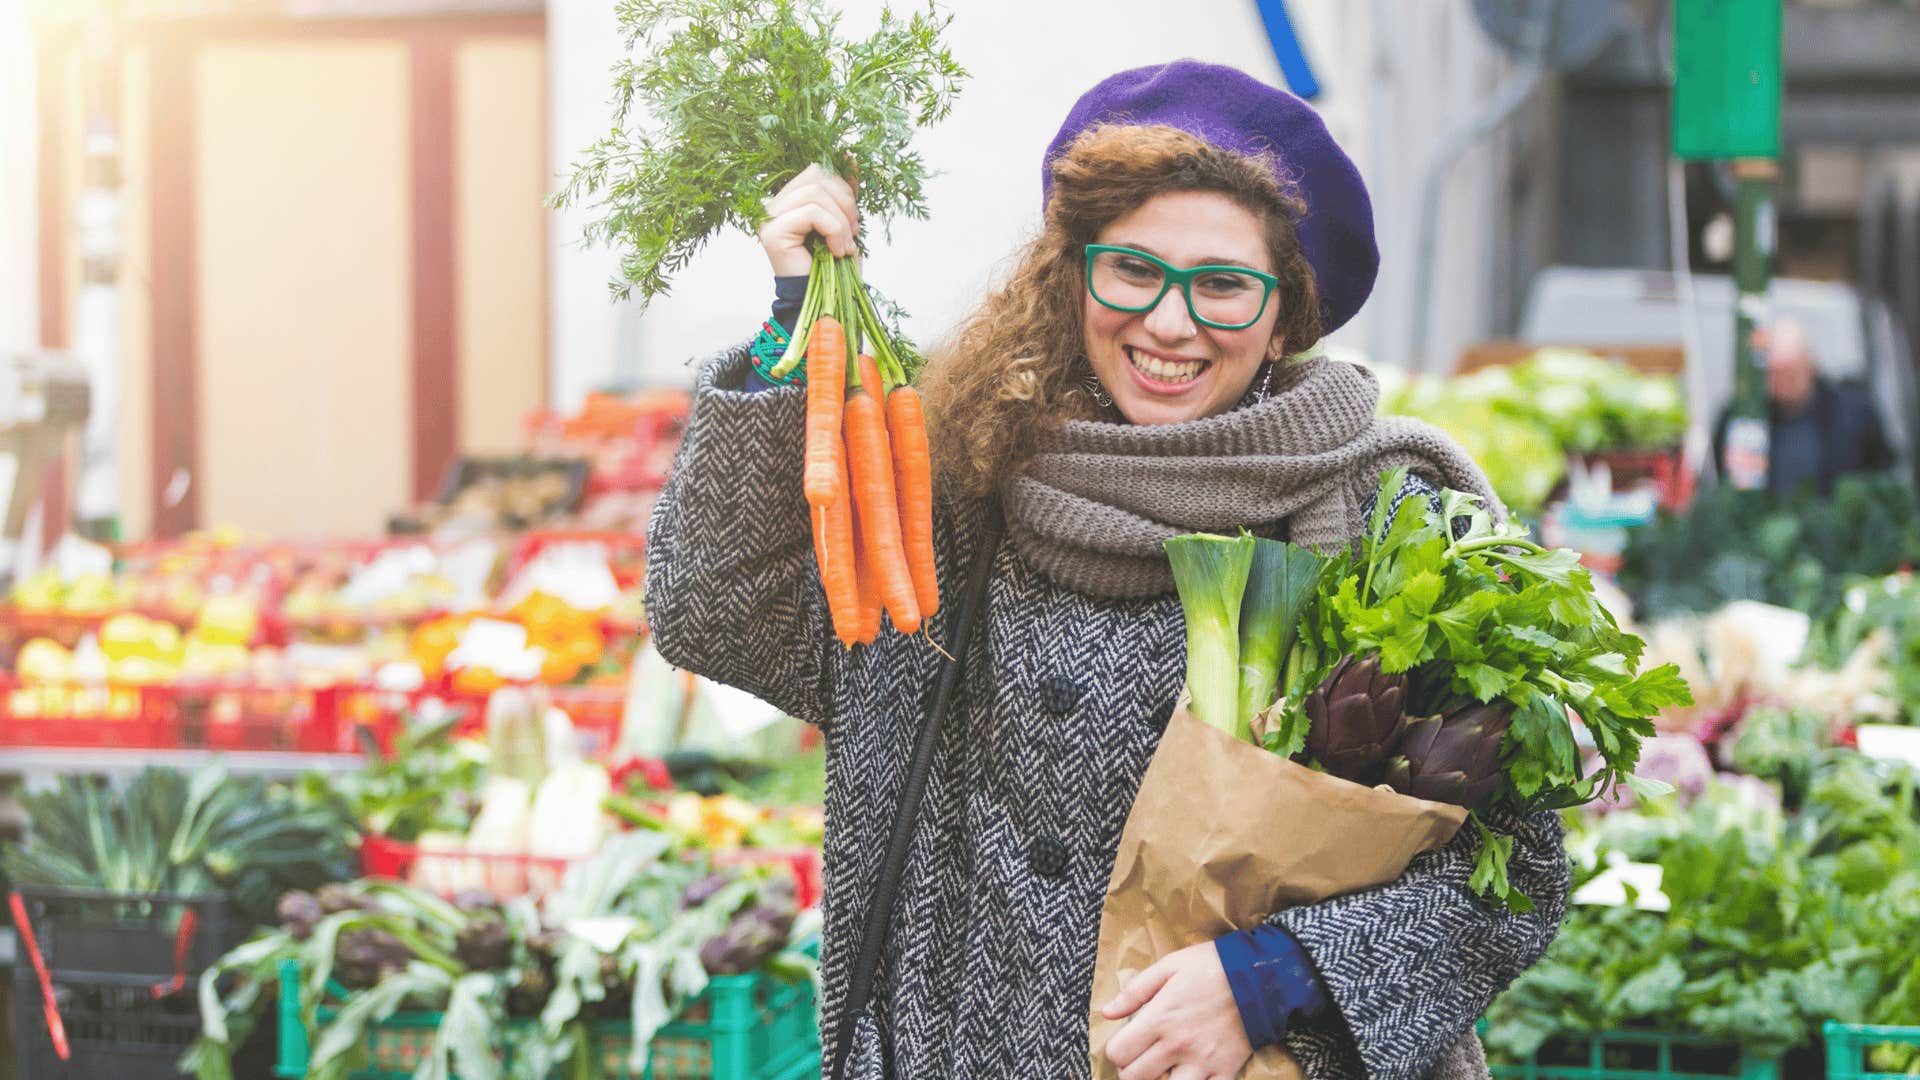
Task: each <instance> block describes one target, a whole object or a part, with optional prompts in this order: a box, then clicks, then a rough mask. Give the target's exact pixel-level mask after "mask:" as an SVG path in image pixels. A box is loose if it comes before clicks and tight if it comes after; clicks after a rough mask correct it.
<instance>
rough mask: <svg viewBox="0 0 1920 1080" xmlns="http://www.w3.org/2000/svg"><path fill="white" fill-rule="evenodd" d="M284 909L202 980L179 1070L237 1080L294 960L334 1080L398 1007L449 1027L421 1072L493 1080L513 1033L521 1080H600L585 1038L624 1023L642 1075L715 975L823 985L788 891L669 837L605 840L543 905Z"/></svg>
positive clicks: (383, 893)
mask: <svg viewBox="0 0 1920 1080" xmlns="http://www.w3.org/2000/svg"><path fill="white" fill-rule="evenodd" d="M280 908H281V909H280V912H279V921H278V925H277V927H275V928H274V929H271V930H268V931H265V932H263V933H262V934H261V935H260V936H258V937H256V938H255V939H254V940H252V941H249V942H247V943H246V944H244V945H242V946H240V947H239V948H236V949H234V950H233V951H232V952H230V953H228V954H227V955H226V956H225V957H223V958H222V959H221V961H220V962H219V963H218V964H217V965H216V967H215V969H214V970H213V971H211V972H210V973H209V976H208V977H207V978H205V979H203V980H202V981H201V983H200V1009H201V1017H202V1028H203V1034H202V1037H201V1039H200V1041H199V1043H198V1044H197V1045H196V1046H195V1047H194V1048H193V1049H192V1051H191V1052H190V1053H189V1054H188V1055H187V1056H186V1058H185V1059H184V1060H183V1061H182V1063H181V1064H182V1067H183V1068H184V1069H186V1070H187V1071H189V1072H191V1073H193V1074H194V1075H196V1076H198V1077H200V1080H234V1077H233V1073H232V1069H231V1059H230V1055H231V1048H232V1047H234V1046H236V1045H239V1044H240V1043H241V1042H242V1041H244V1040H245V1038H246V1037H247V1035H248V1033H249V1032H251V1031H252V1030H253V1028H254V1027H256V1026H257V1025H258V1024H259V1023H260V1022H261V1020H262V1019H263V1018H264V1017H265V1016H266V1014H267V1013H268V1011H269V1009H270V1008H271V1006H272V1004H273V1000H274V992H275V987H276V985H277V980H278V978H279V970H280V966H281V962H282V961H284V960H292V961H295V962H296V963H297V964H298V966H299V970H300V972H301V982H300V1003H299V1004H300V1013H301V1016H302V1018H303V1020H304V1022H305V1024H306V1025H307V1027H308V1029H309V1037H310V1039H311V1043H312V1056H311V1060H310V1062H309V1073H308V1075H310V1076H313V1077H319V1078H325V1080H336V1078H344V1077H346V1076H349V1075H352V1074H354V1073H355V1072H357V1071H358V1070H360V1069H364V1068H366V1067H367V1066H368V1065H369V1064H370V1062H369V1061H368V1060H367V1046H368V1035H369V1033H370V1032H371V1030H372V1028H373V1027H374V1026H375V1025H377V1024H379V1023H380V1022H382V1021H384V1020H386V1019H388V1018H389V1017H391V1016H393V1015H394V1014H395V1013H398V1012H401V1011H403V1010H405V1011H413V1012H419V1011H430V1012H435V1013H438V1014H440V1017H441V1020H440V1026H439V1028H438V1030H436V1031H435V1032H434V1034H433V1038H432V1043H431V1046H430V1048H429V1049H428V1050H427V1052H426V1054H425V1057H424V1060H423V1061H422V1063H421V1065H420V1068H421V1069H422V1070H425V1071H424V1072H422V1073H421V1075H433V1076H448V1075H453V1074H458V1075H460V1076H463V1077H498V1076H500V1075H502V1074H501V1069H500V1064H499V1061H500V1058H501V1056H502V1052H503V1050H504V1040H506V1039H507V1038H508V1037H509V1036H510V1035H511V1037H512V1038H513V1039H514V1045H513V1067H514V1070H515V1071H514V1073H513V1075H515V1076H516V1077H522V1076H523V1077H527V1078H541V1077H547V1076H550V1075H565V1076H569V1077H585V1078H591V1077H596V1076H599V1075H601V1071H600V1066H601V1062H600V1060H599V1058H598V1054H597V1052H596V1048H595V1047H594V1045H593V1043H592V1041H591V1040H589V1039H587V1038H585V1037H584V1036H585V1027H584V1025H586V1024H587V1023H589V1022H590V1021H593V1020H597V1019H603V1018H611V1017H623V1018H626V1019H628V1020H630V1022H631V1023H632V1041H631V1048H630V1051H629V1058H628V1065H629V1067H630V1068H632V1070H633V1071H634V1074H635V1075H639V1074H641V1073H642V1072H643V1071H644V1070H645V1068H646V1064H647V1052H648V1044H649V1042H650V1040H651V1038H652V1036H653V1034H654V1033H655V1032H657V1031H659V1030H660V1028H662V1027H663V1026H664V1025H666V1024H667V1022H668V1021H670V1020H671V1019H673V1017H674V1015H675V1014H676V1013H677V1012H678V1011H679V1010H680V1009H681V1008H682V1007H683V1006H684V1005H685V1004H686V1003H687V1002H689V1001H691V1000H692V999H693V998H695V997H697V996H698V995H699V994H700V992H701V991H702V990H703V989H704V988H705V986H706V984H707V981H708V979H709V978H710V977H712V976H716V975H731V974H739V973H742V972H747V971H752V970H755V969H759V968H761V967H762V966H763V965H766V966H768V967H769V970H774V971H778V972H781V973H785V974H788V975H790V976H792V977H798V978H810V977H811V976H812V973H813V971H814V964H813V960H812V958H811V956H810V955H808V954H807V953H805V952H802V951H801V950H800V949H799V948H798V946H800V945H802V944H804V943H805V941H806V940H807V939H808V938H809V937H811V935H812V934H813V933H814V932H815V929H814V926H813V925H812V923H811V921H810V920H808V919H804V918H802V917H801V913H800V912H799V911H798V910H797V907H796V904H795V902H794V896H793V892H792V887H791V884H790V883H789V882H788V881H787V879H786V878H784V877H783V876H781V875H779V874H777V873H772V872H769V871H766V870H763V869H756V868H717V867H715V866H713V865H712V864H710V863H709V862H708V861H707V860H706V859H705V858H704V857H702V856H701V855H699V854H698V853H697V852H695V851H691V850H688V849H685V848H682V847H679V846H677V845H675V844H674V843H673V842H672V841H671V840H670V839H669V838H668V837H666V836H665V835H663V834H659V833H629V834H625V835H623V836H620V837H617V838H615V839H613V840H611V841H609V842H608V843H607V844H606V846H605V847H604V848H603V849H602V850H601V851H600V852H599V853H598V854H597V855H596V856H595V857H594V858H592V859H591V860H588V861H586V862H583V863H581V864H579V865H577V866H575V867H573V868H572V869H570V870H569V871H568V872H567V875H566V879H565V881H564V883H563V884H562V886H561V887H560V889H559V890H558V891H556V892H555V893H553V894H552V895H551V896H549V897H547V898H546V899H545V900H544V901H542V902H540V903H535V902H534V901H532V900H530V899H526V898H519V899H502V898H500V897H497V896H494V895H492V894H490V893H487V892H485V891H483V890H470V891H467V892H463V893H461V894H460V895H458V896H456V897H454V898H453V899H452V900H445V899H442V898H440V897H438V896H435V895H433V894H431V893H427V892H423V891H421V890H418V889H413V888H409V887H407V886H404V885H398V884H392V883H381V882H365V881H363V882H354V883H351V884H346V885H339V886H332V887H329V888H327V889H324V890H321V891H320V892H319V893H317V894H307V893H289V894H287V896H286V897H285V898H284V899H283V900H282V902H281V905H280ZM323 1005H326V1006H329V1007H330V1015H331V1019H329V1020H327V1021H326V1022H324V1023H323V1022H321V1020H320V1015H321V1008H322V1006H323ZM516 1021H524V1023H518V1022H516Z"/></svg>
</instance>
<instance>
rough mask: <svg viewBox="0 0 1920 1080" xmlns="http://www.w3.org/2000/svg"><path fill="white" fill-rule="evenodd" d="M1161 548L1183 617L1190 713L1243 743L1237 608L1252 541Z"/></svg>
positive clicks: (1201, 537) (1212, 540)
mask: <svg viewBox="0 0 1920 1080" xmlns="http://www.w3.org/2000/svg"><path fill="white" fill-rule="evenodd" d="M1165 546H1166V549H1167V560H1168V561H1169V562H1170V563H1172V564H1173V584H1174V588H1176V589H1178V590H1179V593H1180V607H1181V609H1182V610H1183V611H1184V612H1185V613H1186V618H1187V690H1188V692H1189V693H1191V694H1192V695H1193V715H1195V716H1196V717H1199V719H1200V721H1201V722H1202V723H1204V724H1207V725H1209V726H1212V727H1216V728H1219V729H1220V730H1221V731H1224V732H1226V733H1227V734H1229V735H1232V736H1233V737H1234V738H1237V739H1242V740H1245V739H1247V738H1248V737H1249V734H1250V731H1249V728H1248V726H1247V720H1246V718H1245V717H1242V716H1241V715H1240V605H1241V600H1242V597H1243V596H1244V595H1245V594H1246V591H1247V576H1248V574H1250V573H1251V572H1252V569H1253V547H1254V544H1253V537H1251V536H1248V535H1245V534H1242V535H1240V536H1237V537H1232V538H1228V537H1225V536H1212V535H1209V534H1206V533H1195V534H1192V535H1188V536H1176V537H1173V538H1172V539H1170V540H1168V541H1166V544H1165Z"/></svg>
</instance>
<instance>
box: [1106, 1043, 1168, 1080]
mask: <svg viewBox="0 0 1920 1080" xmlns="http://www.w3.org/2000/svg"><path fill="white" fill-rule="evenodd" d="M1176 1064H1178V1062H1176V1061H1175V1060H1174V1048H1173V1045H1172V1044H1171V1043H1169V1042H1168V1041H1167V1040H1165V1039H1162V1040H1160V1041H1159V1042H1156V1043H1154V1044H1153V1045H1152V1046H1149V1047H1148V1048H1147V1050H1146V1052H1145V1053H1143V1054H1141V1055H1140V1056H1139V1057H1136V1058H1134V1059H1133V1061H1132V1063H1131V1064H1129V1065H1127V1066H1126V1067H1125V1068H1122V1069H1121V1070H1120V1080H1160V1078H1161V1077H1163V1076H1165V1075H1167V1070H1168V1069H1171V1068H1173V1067H1174V1065H1176Z"/></svg>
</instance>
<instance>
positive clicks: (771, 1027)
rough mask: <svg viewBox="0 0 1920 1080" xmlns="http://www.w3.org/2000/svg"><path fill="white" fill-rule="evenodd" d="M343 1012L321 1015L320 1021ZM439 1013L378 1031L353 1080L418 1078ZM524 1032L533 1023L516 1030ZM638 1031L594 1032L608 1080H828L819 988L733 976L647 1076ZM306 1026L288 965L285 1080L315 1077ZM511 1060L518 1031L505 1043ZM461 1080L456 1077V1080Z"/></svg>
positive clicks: (657, 1056) (664, 1032)
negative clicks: (634, 1047)
mask: <svg viewBox="0 0 1920 1080" xmlns="http://www.w3.org/2000/svg"><path fill="white" fill-rule="evenodd" d="M334 1012H335V1010H333V1009H321V1010H320V1020H321V1022H322V1023H325V1022H326V1021H327V1020H329V1019H331V1018H332V1016H333V1013H334ZM439 1026H440V1014H439V1013H426V1012H415V1013H396V1014H394V1015H393V1016H392V1017H390V1018H389V1019H387V1020H386V1021H384V1022H382V1023H381V1024H380V1025H379V1026H378V1027H376V1028H375V1029H374V1030H373V1034H372V1036H371V1038H372V1045H371V1046H370V1047H369V1050H370V1051H371V1054H370V1059H371V1062H372V1068H370V1069H366V1070H363V1071H361V1072H357V1073H355V1074H354V1080H411V1078H412V1076H413V1070H414V1066H416V1065H418V1064H419V1062H420V1059H421V1057H422V1056H423V1055H424V1054H425V1053H426V1051H427V1049H428V1048H429V1047H430V1046H432V1045H433V1033H434V1031H435V1030H436V1029H437V1028H439ZM514 1026H515V1027H516V1028H521V1029H524V1028H525V1027H527V1026H528V1024H526V1023H525V1022H522V1023H517V1024H515V1025H514ZM632 1031H633V1027H632V1025H631V1024H628V1023H624V1022H617V1021H607V1022H605V1023H599V1024H595V1025H594V1027H593V1033H594V1037H595V1039H596V1040H597V1041H598V1044H599V1046H600V1053H601V1062H602V1064H601V1068H602V1071H603V1072H604V1073H605V1075H606V1077H607V1080H803V1078H810V1077H818V1076H819V1075H820V1031H819V1027H818V1025H817V1024H816V1023H815V1022H814V1012H813V986H812V984H811V983H807V982H788V981H785V980H782V979H776V978H773V977H771V976H768V975H762V974H758V973H755V974H749V975H724V976H720V977H717V978H715V979H713V980H712V981H711V982H709V983H708V985H707V989H706V992H705V993H703V994H701V995H700V997H699V998H698V999H696V1000H695V1001H694V1002H692V1003H691V1004H690V1005H688V1006H687V1009H686V1011H685V1012H684V1013H682V1015H681V1017H680V1018H679V1019H677V1020H675V1021H674V1022H673V1023H671V1024H668V1025H667V1026H666V1027H664V1028H661V1029H660V1031H659V1033H658V1034H656V1035H655V1036H654V1037H653V1047H652V1052H651V1054H650V1055H649V1060H648V1062H647V1068H646V1071H645V1072H643V1073H635V1072H633V1071H632V1070H631V1069H629V1068H628V1067H627V1047H628V1046H629V1045H630V1044H631V1041H632V1040H631V1036H632ZM307 1037H308V1033H307V1029H306V1025H305V1024H303V1023H301V1022H300V969H299V966H298V965H297V964H295V963H294V962H292V961H285V962H283V963H282V964H281V966H280V1064H279V1067H278V1068H277V1069H275V1070H274V1073H275V1075H276V1076H279V1077H282V1078H284V1080H299V1078H301V1077H304V1076H306V1075H307V1062H308V1060H309V1057H310V1054H311V1047H310V1045H309V1043H308V1041H307ZM505 1041H506V1043H507V1047H508V1053H511V1052H512V1045H513V1041H514V1036H513V1032H512V1031H509V1032H508V1034H507V1037H506V1040H505ZM456 1080H457V1078H456Z"/></svg>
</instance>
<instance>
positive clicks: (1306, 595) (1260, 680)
mask: <svg viewBox="0 0 1920 1080" xmlns="http://www.w3.org/2000/svg"><path fill="white" fill-rule="evenodd" d="M1326 563H1327V561H1326V560H1325V559H1323V558H1321V557H1320V556H1318V555H1316V554H1314V553H1313V552H1311V551H1308V550H1307V549H1306V548H1302V547H1295V546H1294V545H1292V544H1286V543H1282V542H1280V541H1278V540H1263V539H1255V540H1254V541H1253V560H1252V569H1251V571H1250V573H1249V574H1248V577H1247V586H1246V597H1245V599H1244V600H1243V601H1242V602H1241V605H1240V704H1239V718H1238V721H1237V726H1236V727H1235V734H1236V735H1238V736H1239V737H1240V738H1243V739H1245V738H1249V737H1250V735H1251V732H1252V724H1253V718H1254V717H1256V716H1259V715H1260V714H1261V713H1263V712H1265V711H1266V710H1267V707H1268V706H1270V705H1272V704H1273V702H1274V699H1275V698H1277V697H1278V696H1279V684H1280V665H1281V661H1282V659H1283V658H1285V657H1287V656H1289V655H1290V654H1291V653H1292V652H1293V649H1294V642H1295V639H1296V638H1297V637H1298V636H1299V626H1300V615H1301V613H1302V612H1303V611H1304V610H1305V609H1306V606H1307V603H1308V602H1309V601H1311V600H1312V599H1313V596H1314V590H1315V589H1316V588H1317V587H1318V585H1319V582H1320V571H1321V570H1322V569H1324V568H1325V566H1326Z"/></svg>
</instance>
